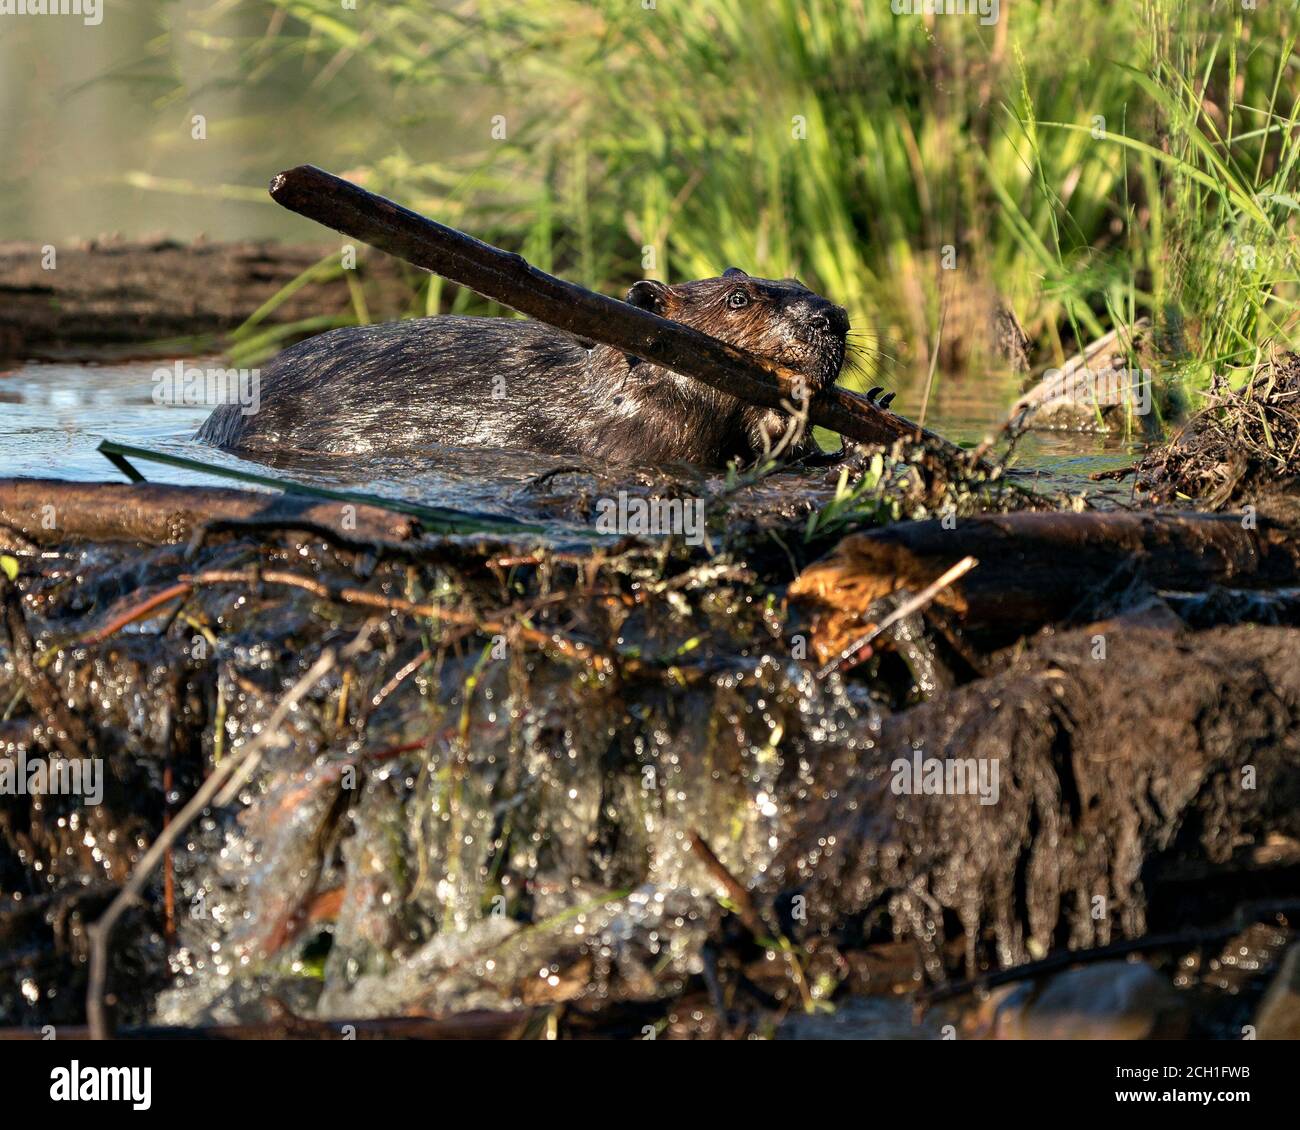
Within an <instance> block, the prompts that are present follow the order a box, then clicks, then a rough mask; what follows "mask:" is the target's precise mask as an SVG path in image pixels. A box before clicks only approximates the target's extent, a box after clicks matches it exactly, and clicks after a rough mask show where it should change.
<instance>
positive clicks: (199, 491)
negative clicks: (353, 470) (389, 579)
mask: <svg viewBox="0 0 1300 1130" xmlns="http://www.w3.org/2000/svg"><path fill="white" fill-rule="evenodd" d="M220 523H236V524H238V523H243V524H255V525H257V526H262V527H266V526H282V527H292V528H297V529H302V530H309V531H310V530H313V529H317V530H326V531H331V532H333V533H334V534H336V535H337V536H338V537H340V538H345V539H347V540H350V541H357V542H393V541H404V540H406V539H407V538H409V537H411V536H412V535H413V534H414V533H415V532H416V530H417V529H418V523H417V522H416V520H415V519H414V518H411V517H408V516H407V515H404V514H397V513H393V512H392V511H388V510H382V509H380V508H379V507H377V506H364V505H357V506H345V505H343V504H342V503H338V502H319V501H312V500H307V499H303V498H301V497H295V496H293V495H277V494H268V493H263V492H258V491H241V490H227V489H220V488H210V487H181V486H164V485H161V484H156V483H134V484H133V483H78V482H65V481H63V480H62V479H0V544H3V543H4V542H5V540H6V531H8V532H9V533H10V535H11V538H10V540H11V541H12V535H17V537H18V538H21V539H23V540H24V541H27V542H30V543H32V544H34V545H38V546H53V545H64V544H67V543H68V542H69V541H72V540H82V541H138V542H146V543H149V544H153V545H165V544H168V543H170V542H177V541H185V540H186V539H188V538H190V537H191V536H192V535H193V534H194V533H195V531H197V530H199V529H200V528H202V527H210V526H214V525H217V524H220Z"/></svg>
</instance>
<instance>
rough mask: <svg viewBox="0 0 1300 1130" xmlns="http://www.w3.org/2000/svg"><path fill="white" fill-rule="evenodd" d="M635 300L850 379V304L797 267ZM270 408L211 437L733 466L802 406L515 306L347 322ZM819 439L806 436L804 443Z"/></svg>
mask: <svg viewBox="0 0 1300 1130" xmlns="http://www.w3.org/2000/svg"><path fill="white" fill-rule="evenodd" d="M628 301H629V302H632V303H634V304H635V305H638V306H642V307H645V308H647V309H652V310H654V311H655V312H656V313H659V314H661V315H662V316H664V317H667V318H672V319H674V320H676V321H680V322H683V323H685V324H687V325H691V326H694V327H696V328H697V329H700V330H703V331H704V332H705V333H709V334H712V335H713V336H715V337H718V338H721V339H722V340H724V341H728V342H730V343H731V344H733V345H737V346H740V347H741V348H744V349H748V350H750V351H752V352H754V353H757V354H759V355H760V356H764V357H768V358H771V359H773V360H776V361H780V362H782V363H783V364H786V365H788V366H789V367H790V368H793V369H796V370H798V371H800V372H802V373H804V374H806V376H807V377H808V383H809V388H810V389H811V390H812V391H816V390H817V389H819V388H823V387H825V386H826V385H828V384H831V383H833V382H834V380H835V378H836V376H837V375H838V373H839V369H840V365H841V363H842V361H843V359H844V344H845V334H846V332H847V330H848V317H847V315H846V314H845V313H844V311H843V310H842V309H840V308H839V307H838V306H835V305H833V304H832V303H830V302H828V301H827V300H826V299H824V298H820V297H818V296H817V295H815V294H813V293H812V292H811V291H809V290H808V289H807V288H805V287H804V286H802V285H801V284H799V283H797V282H795V281H794V280H785V281H781V282H774V281H771V280H767V279H751V278H749V277H748V276H747V275H745V274H744V273H743V272H740V271H734V270H732V271H728V272H727V273H726V274H725V275H724V276H723V277H722V278H718V279H703V280H700V281H699V282H692V283H684V284H681V285H679V286H673V287H669V286H666V285H664V284H663V283H656V282H649V281H646V282H640V283H637V284H636V285H635V286H634V287H633V288H632V290H631V291H630V292H629V294H628ZM260 401H261V403H260V407H259V410H258V411H257V412H255V413H253V414H251V415H242V414H241V413H240V409H239V407H238V406H237V405H229V406H225V407H222V408H218V409H217V410H216V411H215V412H214V413H213V414H212V415H211V416H210V417H209V418H208V420H207V422H206V423H205V424H204V425H203V427H202V428H201V429H200V431H199V434H198V438H199V439H201V440H205V441H207V442H209V443H214V444H217V445H219V446H221V447H225V448H230V449H233V450H242V451H249V452H285V451H300V452H301V451H306V452H323V453H364V452H375V451H381V452H392V451H396V450H400V449H411V448H419V447H428V446H430V445H442V444H445V445H458V446H472V447H499V448H526V449H533V450H542V451H547V452H555V453H571V454H574V455H589V456H596V457H599V458H603V459H607V460H610V461H613V462H622V463H663V462H686V463H697V464H702V465H705V466H721V465H724V464H725V463H726V462H727V461H728V460H730V459H733V458H740V459H742V460H744V459H750V458H753V457H754V456H756V455H758V454H760V453H762V451H763V450H764V444H765V439H766V441H767V442H769V443H774V442H775V441H776V440H777V439H778V438H779V437H780V435H781V434H782V432H783V431H784V429H785V427H786V426H787V425H788V423H789V420H788V418H787V417H786V416H784V415H783V414H782V413H780V412H775V411H771V410H769V409H764V408H756V407H754V406H752V405H748V404H744V403H742V402H741V401H738V400H736V399H735V398H734V397H732V396H729V395H727V394H726V393H722V392H717V391H715V390H714V389H711V388H709V387H708V386H706V385H703V384H700V383H699V382H697V381H694V380H691V379H689V378H687V377H681V376H678V375H676V374H674V373H672V372H669V371H668V370H666V369H662V368H660V367H658V366H656V365H652V364H649V363H647V362H642V361H638V360H637V359H635V358H629V357H627V356H625V355H624V354H622V353H620V352H619V351H618V350H615V349H611V348H609V347H607V346H597V347H595V348H593V349H586V348H584V347H583V345H582V344H581V343H579V342H578V341H576V340H575V339H574V338H572V337H571V336H569V335H567V334H565V333H562V332H561V331H559V330H554V329H551V328H550V327H548V326H544V325H541V324H539V323H537V322H522V321H514V320H507V319H504V318H462V317H437V318H422V319H418V320H415V321H408V322H389V323H385V324H383V325H376V326H359V327H350V328H347V329H340V330H333V331H331V332H330V333H326V334H321V335H320V336H319V337H314V338H310V339H309V340H307V341H303V342H300V343H299V344H297V345H295V346H293V347H292V348H290V349H287V350H285V351H284V352H283V353H281V354H280V355H279V356H278V357H277V358H275V360H274V361H272V362H271V364H270V366H269V367H268V368H267V369H266V370H265V371H263V373H262V374H261V389H260ZM812 450H813V448H812V445H811V441H810V440H808V439H805V440H804V441H803V442H802V444H801V446H800V448H799V449H798V453H801V454H806V453H809V452H811V451H812Z"/></svg>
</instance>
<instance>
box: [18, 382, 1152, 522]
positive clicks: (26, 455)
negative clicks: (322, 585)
mask: <svg viewBox="0 0 1300 1130" xmlns="http://www.w3.org/2000/svg"><path fill="white" fill-rule="evenodd" d="M160 364H161V363H160V362H156V361H145V362H137V363H132V364H124V365H111V366H108V365H105V366H99V365H85V364H31V365H24V366H21V367H19V368H16V369H11V370H8V371H6V372H2V373H0V458H2V459H3V468H4V469H3V473H4V474H7V475H24V476H46V477H56V478H64V479H94V480H109V481H115V480H119V479H120V478H121V473H120V472H119V471H118V470H117V469H116V468H114V467H113V466H112V464H110V463H109V462H108V461H107V460H106V459H105V458H104V456H103V455H101V454H99V452H98V451H97V450H96V448H97V446H98V444H99V442H100V441H101V440H103V439H113V440H116V441H118V442H120V443H128V444H134V445H139V446H142V447H150V448H161V449H164V450H166V451H168V452H171V453H173V454H181V455H187V456H189V457H191V458H196V459H201V460H203V461H205V462H209V463H214V464H223V465H226V466H230V467H236V468H240V467H242V468H244V469H246V470H251V471H258V472H263V473H264V472H265V471H266V468H265V467H262V466H259V465H257V464H249V463H245V462H244V461H242V460H239V459H236V458H234V457H232V456H230V455H227V454H225V453H222V452H218V451H215V450H213V449H212V448H210V447H207V446H205V445H201V444H195V443H193V442H191V439H190V437H191V436H192V435H193V434H194V432H195V430H196V429H197V428H198V426H199V425H200V424H201V423H202V422H203V420H204V419H205V418H206V416H207V414H208V409H207V408H203V407H185V406H178V405H160V404H157V403H155V402H154V398H153V390H154V382H153V379H152V378H153V373H154V370H155V369H156V368H158V367H159V365H160ZM1005 393H1006V390H1005V389H1004V388H1002V387H1001V383H1000V382H994V381H980V380H967V381H966V382H964V383H963V384H961V385H960V386H956V387H955V388H954V390H953V391H951V392H949V393H948V394H947V395H946V396H945V397H944V398H943V399H941V400H940V401H939V402H938V411H937V412H932V413H931V414H930V416H929V418H928V420H927V423H928V424H929V426H930V427H932V428H934V429H935V430H936V431H938V432H940V433H941V434H943V435H946V436H949V437H950V438H952V439H954V440H956V441H957V442H958V443H961V444H963V445H967V446H973V445H975V444H978V443H979V442H981V441H982V440H984V439H985V438H986V437H987V436H988V435H989V434H990V433H991V432H993V431H994V430H996V428H997V427H998V426H999V425H1000V424H1001V422H1002V420H1003V419H1004V417H1005V413H1006V408H1007V404H1008V403H1009V401H1008V399H1007V398H1006V395H1005ZM907 399H908V398H907V393H906V391H904V393H903V394H902V396H901V398H900V407H901V408H902V409H903V410H904V411H907V410H908V409H909V407H910V408H911V410H912V411H915V410H916V408H915V405H910V406H909V405H908V404H907ZM1140 446H1141V445H1140V444H1139V443H1137V442H1134V441H1130V440H1126V439H1124V438H1122V437H1111V436H1099V435H1072V434H1068V433H1035V434H1031V435H1029V436H1026V437H1024V438H1023V439H1022V440H1021V443H1020V446H1019V449H1018V452H1017V460H1016V466H1017V467H1018V468H1019V469H1020V470H1021V472H1022V473H1024V474H1026V475H1032V476H1033V477H1034V478H1036V479H1037V480H1039V481H1040V482H1041V485H1042V486H1044V487H1045V488H1048V489H1067V490H1072V491H1079V490H1083V489H1090V490H1094V491H1095V490H1097V488H1096V487H1095V485H1093V484H1090V483H1089V482H1088V475H1089V474H1091V473H1092V472H1094V471H1098V470H1106V469H1109V468H1113V467H1120V466H1124V465H1125V464H1126V463H1129V462H1131V461H1132V459H1133V457H1134V454H1135V453H1136V452H1137V451H1138V450H1140ZM572 462H573V461H572V460H571V459H565V458H563V457H556V456H548V455H541V454H536V453H530V454H522V453H507V452H492V451H472V450H464V449H455V448H445V449H439V450H437V451H431V452H429V455H428V459H427V460H418V461H417V460H416V459H414V458H413V457H412V456H409V455H404V456H400V457H395V456H381V457H368V458H366V459H365V460H353V459H346V458H332V459H329V460H327V461H321V460H316V461H314V462H313V463H311V464H302V463H299V464H298V465H287V466H283V467H280V468H278V469H277V470H276V472H275V473H276V474H277V475H281V476H286V477H292V478H300V479H304V480H309V481H315V482H319V483H324V484H328V485H330V486H338V487H353V488H356V489H365V490H367V491H372V492H374V493H379V494H385V493H388V494H392V495H395V496H400V497H404V498H409V499H413V500H419V501H421V502H425V503H429V504H432V505H441V506H450V507H455V508H458V509H464V510H488V511H495V512H504V513H510V512H512V511H514V510H515V507H513V506H512V505H511V501H510V499H511V495H512V494H513V493H514V492H516V491H518V490H519V489H520V488H521V487H522V486H523V485H524V484H525V483H526V482H528V481H529V480H530V479H533V478H535V477H536V476H537V475H538V474H541V473H543V472H545V471H548V470H553V469H556V468H559V467H562V466H565V465H566V464H569V463H572ZM141 470H142V471H144V473H145V474H146V477H147V478H149V479H150V480H151V481H156V482H167V483H206V484H208V485H212V484H213V483H214V482H215V480H214V479H213V477H212V476H210V475H206V474H204V473H201V472H195V471H190V470H186V469H182V468H177V467H168V466H162V465H157V464H150V465H148V466H147V467H146V466H142V467H141Z"/></svg>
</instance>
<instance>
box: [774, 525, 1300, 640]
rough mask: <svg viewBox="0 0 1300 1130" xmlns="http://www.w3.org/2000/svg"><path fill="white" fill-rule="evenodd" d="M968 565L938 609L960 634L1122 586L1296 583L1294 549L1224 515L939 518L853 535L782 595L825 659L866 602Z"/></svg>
mask: <svg viewBox="0 0 1300 1130" xmlns="http://www.w3.org/2000/svg"><path fill="white" fill-rule="evenodd" d="M966 556H973V557H976V558H978V559H979V560H980V561H981V562H982V563H983V564H982V567H981V568H979V569H976V570H975V571H974V572H972V573H969V574H967V575H966V576H965V577H963V578H962V579H961V581H960V582H958V583H957V584H955V585H954V586H953V587H952V588H951V589H950V590H948V592H947V593H945V594H943V595H941V596H940V597H939V599H938V603H940V604H943V605H946V606H947V607H948V608H950V609H951V610H952V611H954V612H955V613H956V614H957V615H958V616H959V618H960V619H961V622H962V624H963V625H964V626H965V627H966V628H967V629H969V630H972V631H981V630H993V631H995V632H1006V631H1010V632H1012V633H1013V634H1020V633H1023V632H1028V631H1032V630H1034V629H1035V628H1037V627H1039V626H1041V625H1043V624H1051V623H1057V622H1059V621H1061V620H1063V619H1065V618H1067V617H1069V616H1070V614H1071V613H1072V612H1074V610H1075V609H1076V608H1078V607H1079V606H1080V604H1081V602H1083V601H1084V600H1085V599H1086V598H1087V597H1089V596H1090V595H1096V594H1098V593H1099V592H1100V591H1102V589H1103V588H1104V587H1105V586H1106V585H1107V584H1108V583H1113V582H1115V581H1118V580H1122V579H1127V578H1131V579H1139V580H1142V581H1145V582H1147V583H1148V584H1150V585H1152V586H1153V587H1155V588H1156V589H1165V590H1172V591H1192V592H1200V591H1204V590H1205V589H1207V588H1209V587H1210V586H1212V585H1232V586H1241V587H1251V586H1265V585H1277V584H1294V583H1295V581H1296V579H1297V578H1298V577H1300V544H1298V543H1297V541H1296V539H1295V538H1294V536H1293V535H1292V534H1290V532H1288V531H1286V530H1283V529H1282V528H1280V527H1277V526H1273V525H1270V524H1269V523H1267V522H1264V521H1260V523H1259V526H1258V528H1257V529H1248V528H1246V527H1245V526H1243V524H1242V520H1241V518H1240V517H1237V516H1233V515H1218V514H1196V513H1166V512H1147V513H1143V512H1130V511H1109V512H1096V511H1089V512H1085V513H1082V514H1075V513H1047V512H1021V513H1015V514H1003V515H985V516H980V517H977V518H964V519H961V520H959V521H958V522H957V524H956V525H955V526H953V527H951V528H949V527H947V526H945V525H944V523H943V522H942V521H938V520H930V521H925V522H896V523H894V524H893V525H891V526H887V527H885V528H883V529H879V530H872V531H870V532H868V533H862V534H851V535H849V536H848V537H846V538H844V539H843V540H842V541H841V542H840V543H839V545H837V546H836V547H835V549H834V550H833V551H832V552H831V553H830V555H829V556H827V557H825V558H823V559H822V560H821V561H817V562H814V563H813V564H812V565H810V566H809V567H808V568H807V569H805V570H804V571H803V572H802V573H801V574H800V575H799V576H798V578H796V580H795V582H794V583H793V584H792V585H791V586H790V589H789V595H790V597H791V599H792V600H795V601H804V602H807V603H808V604H810V605H811V606H812V607H813V609H814V611H815V613H816V616H817V621H818V631H817V633H816V643H817V646H818V649H819V657H820V658H823V659H829V658H831V657H833V656H834V655H836V654H838V652H839V651H840V650H842V648H843V646H844V644H845V643H846V642H848V641H851V640H853V639H855V638H856V637H857V636H859V635H860V634H861V630H862V629H861V622H860V619H859V618H860V617H861V616H862V615H863V614H864V613H865V612H866V611H867V609H868V608H869V607H870V606H871V605H872V604H873V603H874V602H875V601H877V600H879V599H880V598H881V597H883V596H888V595H889V594H890V593H892V592H894V591H897V590H900V589H908V590H911V591H916V590H919V589H921V588H923V587H924V586H925V585H927V584H930V583H931V582H932V581H933V580H934V579H935V578H936V577H938V576H939V575H940V574H942V573H943V572H944V570H946V569H949V568H951V567H952V565H953V564H954V563H956V562H957V561H959V560H961V559H962V558H963V557H966ZM823 648H824V649H825V652H824V654H823V653H822V650H821V649H823Z"/></svg>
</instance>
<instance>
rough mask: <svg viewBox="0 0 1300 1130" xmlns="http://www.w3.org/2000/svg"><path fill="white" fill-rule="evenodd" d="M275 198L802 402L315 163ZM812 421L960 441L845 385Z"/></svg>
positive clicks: (669, 326)
mask: <svg viewBox="0 0 1300 1130" xmlns="http://www.w3.org/2000/svg"><path fill="white" fill-rule="evenodd" d="M271 197H272V199H274V200H275V202H276V203H277V204H282V205H283V206H284V207H286V208H288V209H289V210H290V211H293V212H297V213H298V214H299V215H301V216H306V217H307V218H308V219H310V220H315V221H317V222H318V223H321V224H324V225H325V226H326V227H330V228H333V229H334V230H335V231H338V232H342V233H343V234H344V235H349V236H351V237H353V238H354V239H360V240H363V241H365V242H366V243H368V244H370V245H371V246H372V247H378V248H379V249H380V250H382V251H387V252H388V253H389V254H390V255H396V256H397V257H398V258H400V259H405V260H406V261H407V262H408V263H413V264H415V266H417V267H423V268H424V269H425V270H429V271H432V272H434V273H435V274H438V275H441V276H442V277H443V278H446V279H450V280H451V281H452V282H454V283H459V284H460V285H462V286H467V287H469V288H470V290H473V291H475V292H476V293H478V294H481V295H482V296H483V297H484V298H489V299H492V300H493V301H495V302H500V303H501V304H502V305H504V306H509V307H510V308H511V309H512V310H518V311H519V312H520V313H521V314H527V315H528V316H529V317H530V318H536V319H537V320H538V321H540V322H545V323H546V324H547V325H549V326H554V327H555V328H556V329H560V330H564V331H566V332H567V333H571V334H574V335H576V336H578V337H581V338H587V339H590V340H591V341H597V342H600V343H602V344H604V345H609V346H613V347H614V348H615V349H621V350H623V352H625V353H631V354H632V355H633V356H636V357H640V358H642V359H644V360H646V361H650V362H653V363H655V364H657V365H662V366H664V367H665V368H667V369H671V370H672V371H673V372H674V373H680V374H681V375H682V376H686V377H693V378H694V379H695V380H697V381H703V382H704V383H705V384H707V385H711V386H712V387H713V388H716V389H720V390H721V391H722V392H726V393H730V394H731V395H732V396H734V397H736V398H737V399H738V400H744V401H746V402H748V403H750V404H759V405H762V406H763V407H765V408H778V409H779V408H783V407H785V406H786V405H789V404H796V403H799V402H801V401H802V400H803V396H802V395H800V394H799V391H798V390H799V389H800V388H802V387H803V384H804V381H803V379H802V375H801V374H800V373H799V372H797V371H796V370H794V369H790V368H787V367H786V366H784V365H779V364H776V363H775V362H772V361H768V360H765V359H764V358H761V357H756V356H754V355H753V354H752V353H746V352H745V351H743V350H740V349H737V348H735V347H734V346H731V345H728V344H727V343H726V342H723V341H719V340H718V339H717V338H714V337H710V336H709V335H708V334H704V333H700V331H699V330H695V329H692V328H690V327H689V326H684V325H682V324H681V323H679V322H673V321H669V320H668V319H667V318H661V317H659V316H658V315H657V314H652V313H650V312H649V311H648V310H642V309H640V308H639V307H636V306H631V305H629V304H628V303H626V302H620V301H618V299H615V298H609V297H607V296H605V295H603V294H596V293H595V292H594V291H590V290H587V289H586V288H584V287H580V286H577V285H576V284H574V283H570V282H565V281H564V280H563V279H558V278H556V277H555V276H554V275H548V274H547V273H546V272H545V271H539V270H538V269H537V268H536V267H533V266H531V265H529V263H528V262H527V261H526V260H525V259H524V258H523V257H522V256H520V255H515V254H513V253H511V252H509V251H502V250H501V249H500V248H499V247H493V246H491V245H490V244H487V243H483V242H482V241H481V240H477V239H474V238H473V237H472V236H468V235H465V234H464V233H463V232H458V231H456V230H455V229H454V228H448V227H444V226H443V225H442V224H439V223H435V222H434V221H433V220H430V219H427V218H426V217H424V216H421V215H419V214H418V213H416V212H412V211H410V210H409V209H407V208H403V207H402V206H401V205H399V204H395V203H393V201H391V200H386V199H385V198H384V197H382V196H377V195H375V194H374V193H373V192H368V191H367V190H366V189H364V188H362V187H360V186H359V185H355V184H353V183H352V182H351V181H346V180H343V179H342V178H341V177H336V176H334V175H333V174H332V173H327V172H325V170H324V169H318V168H316V167H315V166H314V165H299V166H298V167H297V168H296V169H289V170H288V171H286V172H283V173H280V174H279V175H277V176H276V177H275V178H274V179H273V180H272V181H271ZM808 419H809V421H810V422H811V423H813V424H817V425H819V426H820V427H823V428H829V429H830V430H831V431H833V432H839V434H840V435H843V436H847V437H848V438H850V439H855V440H859V441H860V442H863V443H892V442H893V441H894V440H896V439H900V438H905V437H906V438H913V439H916V438H921V437H924V438H926V439H928V440H930V441H932V442H934V443H937V444H942V445H943V446H945V447H949V448H952V447H953V445H951V444H949V443H948V441H947V440H945V439H943V438H942V437H940V436H937V435H935V434H934V433H933V432H929V431H926V430H925V429H924V428H922V427H921V426H920V425H918V424H914V423H912V422H911V421H910V420H906V419H904V418H903V417H902V416H898V415H895V414H894V413H893V412H890V411H888V410H887V409H884V408H881V407H879V406H878V405H875V404H872V403H871V402H870V401H869V400H867V399H866V398H865V397H862V396H858V395H856V394H855V393H852V392H849V391H848V390H847V389H842V388H830V389H826V390H824V391H822V392H820V393H818V394H817V395H816V396H814V397H813V399H812V402H811V404H810V405H809V407H808Z"/></svg>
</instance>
